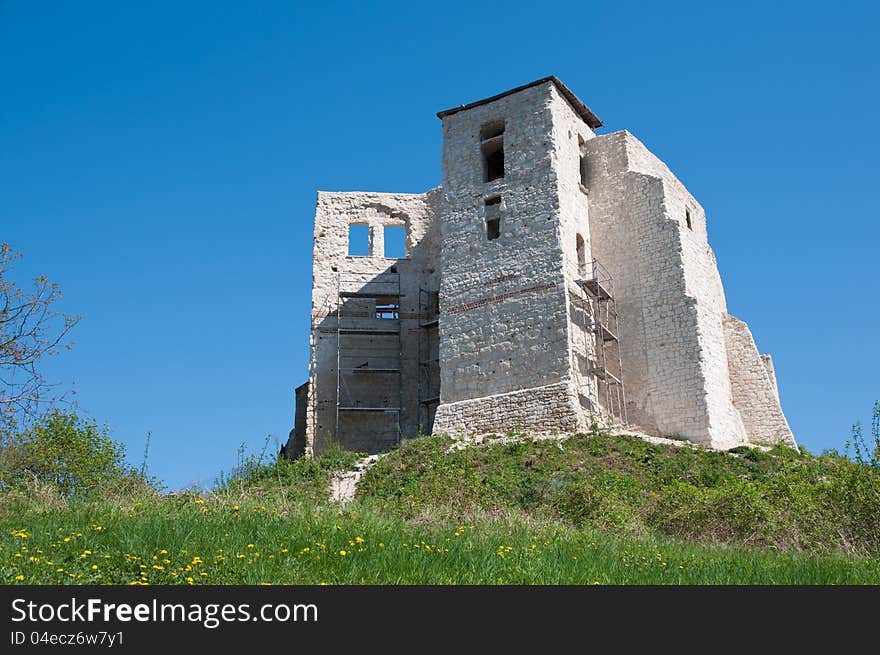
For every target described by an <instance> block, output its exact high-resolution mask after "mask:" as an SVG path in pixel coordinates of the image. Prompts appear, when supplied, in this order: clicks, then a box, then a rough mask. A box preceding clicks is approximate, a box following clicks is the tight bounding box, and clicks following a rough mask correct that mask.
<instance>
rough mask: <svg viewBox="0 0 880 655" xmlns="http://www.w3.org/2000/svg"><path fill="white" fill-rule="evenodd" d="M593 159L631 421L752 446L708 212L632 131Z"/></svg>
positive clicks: (594, 207) (601, 255)
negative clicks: (746, 440) (732, 380)
mask: <svg viewBox="0 0 880 655" xmlns="http://www.w3.org/2000/svg"><path fill="white" fill-rule="evenodd" d="M587 151H588V153H589V167H590V175H591V182H590V230H591V233H592V240H593V253H594V255H595V256H596V257H597V258H598V259H599V260H600V261H602V262H603V263H604V265H605V266H607V267H608V268H609V270H610V271H611V273H612V275H613V277H614V287H615V291H616V295H617V305H618V311H619V313H620V316H621V328H620V330H621V335H620V336H621V347H622V349H623V360H624V369H625V371H624V382H625V384H626V393H627V401H628V412H629V418H630V420H631V421H632V422H634V423H635V424H637V425H639V426H641V427H642V428H643V429H645V430H646V431H648V432H652V433H656V434H661V435H662V434H670V435H680V436H683V437H686V438H688V439H690V440H692V441H694V442H696V443H701V444H705V445H712V446H716V447H725V448H726V447H732V446H734V445H737V444H738V443H742V441H743V437H744V434H745V428H744V426H743V424H742V421H741V419H740V417H739V413H738V412H737V411H736V409H735V408H734V406H733V403H732V400H731V393H730V384H729V377H728V374H727V370H726V369H727V354H726V349H725V341H724V330H723V326H722V317H723V316H724V314H725V309H726V308H725V304H724V295H723V291H722V289H721V283H720V278H719V276H718V272H717V268H716V266H715V260H714V256H713V255H712V251H711V249H710V248H709V246H708V243H707V237H706V224H705V214H704V212H703V209H702V207H700V205H699V203H697V201H696V200H695V199H694V198H693V197H692V196H691V195H690V194H689V193H688V192H687V191H686V189H685V188H684V186H683V185H682V184H681V183H680V182H679V181H678V180H677V179H675V177H674V176H673V175H672V173H671V172H670V171H669V170H668V168H666V166H665V165H664V164H663V163H662V162H661V161H660V160H658V159H657V158H656V157H655V156H654V155H653V154H652V153H650V152H649V151H648V150H647V148H645V147H644V146H643V145H642V144H641V142H639V141H638V140H637V139H636V138H635V137H633V136H632V135H631V134H629V133H628V132H615V133H612V134H609V135H603V136H600V137H597V138H596V139H593V140H591V141H590V142H588V144H587ZM686 209H687V214H689V215H690V220H691V227H690V228H688V227H687V225H686V215H687V214H686V212H685V210H686Z"/></svg>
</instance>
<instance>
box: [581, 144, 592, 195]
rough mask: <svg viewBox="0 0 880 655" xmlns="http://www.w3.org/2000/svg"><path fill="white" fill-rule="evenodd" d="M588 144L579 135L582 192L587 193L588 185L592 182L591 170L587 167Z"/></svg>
mask: <svg viewBox="0 0 880 655" xmlns="http://www.w3.org/2000/svg"><path fill="white" fill-rule="evenodd" d="M586 146H587V144H586V142H585V141H584V138H583V137H582V136H580V135H578V149H579V151H580V159H579V162H580V175H581V190H582V191H586V190H587V185H588V183H589V180H590V175H589V168H588V167H587V153H586Z"/></svg>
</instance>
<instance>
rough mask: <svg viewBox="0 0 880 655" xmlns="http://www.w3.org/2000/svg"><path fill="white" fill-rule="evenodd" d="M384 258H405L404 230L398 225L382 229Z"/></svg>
mask: <svg viewBox="0 0 880 655" xmlns="http://www.w3.org/2000/svg"><path fill="white" fill-rule="evenodd" d="M383 236H384V240H385V257H386V258H388V259H403V258H404V257H406V228H405V227H402V226H399V225H386V226H385V228H384V235H383Z"/></svg>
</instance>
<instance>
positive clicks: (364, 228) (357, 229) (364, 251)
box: [348, 225, 370, 257]
mask: <svg viewBox="0 0 880 655" xmlns="http://www.w3.org/2000/svg"><path fill="white" fill-rule="evenodd" d="M348 256H349V257H369V256H370V226H369V225H349V226H348Z"/></svg>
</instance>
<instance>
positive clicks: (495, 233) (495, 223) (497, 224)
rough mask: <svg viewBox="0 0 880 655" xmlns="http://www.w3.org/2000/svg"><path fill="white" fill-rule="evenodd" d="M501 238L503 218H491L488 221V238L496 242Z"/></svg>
mask: <svg viewBox="0 0 880 655" xmlns="http://www.w3.org/2000/svg"><path fill="white" fill-rule="evenodd" d="M500 236H501V218H500V217H499V218H490V219H488V220H487V221H486V238H488V239H489V241H494V240H495V239H497V238H498V237H500Z"/></svg>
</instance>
